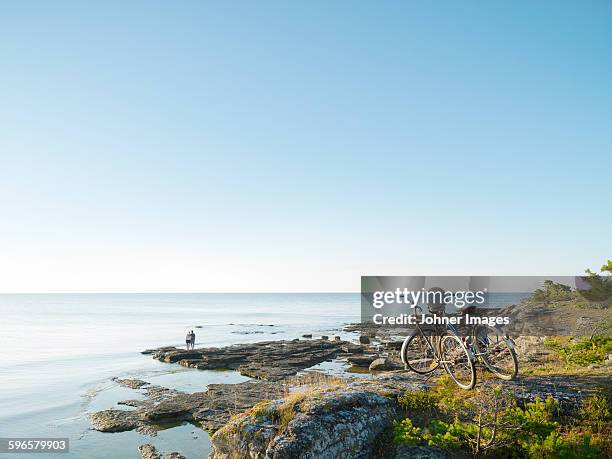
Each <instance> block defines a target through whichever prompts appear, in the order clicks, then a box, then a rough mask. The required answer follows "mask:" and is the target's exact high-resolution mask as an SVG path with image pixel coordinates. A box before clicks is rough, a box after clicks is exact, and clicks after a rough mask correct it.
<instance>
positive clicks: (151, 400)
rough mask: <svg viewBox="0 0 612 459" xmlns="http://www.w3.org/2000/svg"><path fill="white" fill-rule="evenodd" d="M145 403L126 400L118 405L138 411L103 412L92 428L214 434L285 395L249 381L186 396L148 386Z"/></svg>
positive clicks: (277, 386)
mask: <svg viewBox="0 0 612 459" xmlns="http://www.w3.org/2000/svg"><path fill="white" fill-rule="evenodd" d="M140 390H142V391H143V392H144V395H145V397H146V398H145V399H144V400H126V401H123V402H119V404H123V405H129V406H134V407H136V409H135V410H118V409H111V410H103V411H99V412H96V413H94V414H92V415H91V416H90V419H91V422H92V425H93V428H94V429H95V430H98V431H100V432H124V431H128V430H136V431H138V432H140V433H142V434H145V435H149V436H155V435H156V433H157V430H156V428H155V426H158V425H160V424H161V425H163V424H164V423H166V422H172V423H175V422H177V421H188V422H193V423H197V424H199V425H201V426H202V428H203V429H205V430H208V431H209V432H214V431H216V430H217V429H219V428H220V427H221V426H223V425H224V424H225V423H227V422H228V421H229V419H230V417H231V415H232V414H235V413H239V412H242V411H245V410H247V409H249V408H250V407H252V406H253V405H255V404H256V403H258V402H260V401H262V400H271V399H276V398H279V397H281V396H282V395H283V394H284V390H285V389H284V387H283V385H282V384H279V383H277V382H268V381H247V382H243V383H239V384H211V385H209V386H208V390H207V391H206V392H195V393H191V394H188V393H185V392H179V391H176V390H172V389H167V388H165V387H161V386H156V385H152V384H147V385H143V386H141V389H140Z"/></svg>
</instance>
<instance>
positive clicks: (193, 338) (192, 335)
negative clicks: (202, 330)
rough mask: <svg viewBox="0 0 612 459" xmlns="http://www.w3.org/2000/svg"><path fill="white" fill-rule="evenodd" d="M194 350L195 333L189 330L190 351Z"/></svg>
mask: <svg viewBox="0 0 612 459" xmlns="http://www.w3.org/2000/svg"><path fill="white" fill-rule="evenodd" d="M193 348H195V333H194V332H193V330H191V349H193Z"/></svg>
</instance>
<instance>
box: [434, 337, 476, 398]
mask: <svg viewBox="0 0 612 459" xmlns="http://www.w3.org/2000/svg"><path fill="white" fill-rule="evenodd" d="M440 355H441V357H442V364H443V365H444V369H445V370H446V372H447V373H448V375H449V376H450V377H451V378H452V379H453V381H455V383H456V384H457V385H458V386H459V387H461V388H462V389H466V390H468V389H473V388H474V386H475V385H476V367H475V366H474V360H473V358H472V357H471V356H470V353H469V352H468V350H467V348H466V347H465V345H464V344H463V342H462V341H461V340H460V339H459V338H458V337H457V336H455V335H446V336H443V337H442V341H441V342H440Z"/></svg>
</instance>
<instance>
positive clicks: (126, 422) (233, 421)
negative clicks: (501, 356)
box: [91, 326, 607, 459]
mask: <svg viewBox="0 0 612 459" xmlns="http://www.w3.org/2000/svg"><path fill="white" fill-rule="evenodd" d="M351 331H358V332H359V333H361V336H356V338H355V341H356V342H349V341H344V340H341V339H340V338H339V337H334V338H332V339H331V340H330V339H324V338H327V337H324V338H317V339H310V338H306V339H294V340H289V341H264V342H259V343H252V344H237V345H232V346H227V347H219V348H216V347H209V348H200V349H194V350H185V349H180V348H176V347H161V348H157V349H148V350H145V351H143V352H142V353H143V354H146V355H151V356H152V357H153V358H154V359H157V360H160V361H162V362H166V363H169V364H179V365H183V366H186V367H190V368H196V369H206V370H234V371H238V372H239V373H240V374H242V375H244V376H248V377H250V378H252V379H251V380H249V381H246V382H242V383H237V384H210V385H209V386H208V387H207V390H205V391H202V392H195V393H185V392H181V391H177V390H173V389H168V388H164V387H161V386H158V385H154V384H150V383H147V382H146V381H142V380H138V379H115V382H116V383H117V384H119V385H121V386H123V387H126V388H130V389H133V390H135V391H139V392H140V393H141V394H142V395H143V396H144V398H143V399H130V400H124V401H122V402H120V403H119V404H120V405H125V406H126V407H130V409H125V410H122V409H110V410H103V411H100V412H97V413H94V414H92V415H91V421H92V425H93V428H94V429H95V430H99V431H101V432H121V431H127V430H136V431H138V432H140V433H142V434H144V435H148V436H155V435H156V432H157V430H158V429H159V428H160V426H163V425H164V424H170V423H174V424H175V423H176V422H190V423H193V424H195V425H198V426H200V427H201V428H202V429H204V430H206V431H208V432H209V433H210V434H211V435H212V436H211V441H212V446H213V450H212V452H211V454H210V458H211V459H225V458H232V457H251V458H268V457H269V458H272V457H274V458H293V457H311V458H315V457H316V458H325V457H329V458H332V457H355V458H359V457H364V458H365V457H376V456H380V454H382V456H380V457H394V456H396V457H412V455H414V457H423V458H426V457H431V458H441V457H446V453H444V452H443V451H441V450H436V449H435V448H430V447H424V446H419V447H414V448H417V449H412V450H410V448H409V447H406V446H403V447H401V448H396V449H394V450H393V451H389V450H385V451H384V452H383V453H384V454H383V453H381V452H380V451H378V449H380V447H382V446H381V445H387V446H388V445H389V443H390V442H389V441H388V439H387V440H385V439H384V438H382V437H381V436H383V435H385V432H389V429H390V426H391V424H392V423H393V421H394V420H395V419H396V418H397V415H398V412H399V411H400V407H399V406H398V402H397V400H398V395H400V394H401V393H404V392H405V391H407V390H409V391H420V390H426V389H428V388H431V387H432V386H433V385H434V383H435V381H434V380H433V379H432V378H431V377H429V378H428V377H424V376H421V375H416V374H414V373H409V372H404V371H402V369H403V367H402V366H401V364H400V362H399V355H398V350H399V348H400V346H401V342H402V341H401V337H398V336H394V335H392V334H390V333H388V332H385V331H382V332H381V333H379V334H377V333H376V331H375V330H369V329H368V330H365V329H363V327H359V326H353V327H351ZM379 332H380V330H379ZM519 344H520V345H519V348H520V349H522V350H523V351H524V352H526V353H528V354H530V353H531V350H530V348H529V346H530V345H533V346H537V344H533V343H531V344H530V342H529V341H525V342H521V343H519ZM521 346H522V348H521ZM539 348H540V349H541V346H540V347H539ZM540 354H541V353H540ZM533 355H536V354H535V353H534V354H533ZM540 357H542V358H545V357H546V356H540ZM536 358H539V357H537V355H536ZM325 361H336V362H339V363H340V364H342V365H345V366H346V369H345V371H346V372H347V375H346V376H348V373H349V372H350V376H352V377H351V378H338V377H327V376H325V375H323V374H321V373H312V372H311V370H309V369H311V368H312V367H313V366H316V365H317V364H320V363H322V362H325ZM313 375H315V377H314V379H313ZM313 381H314V382H313ZM606 381H607V379H606V375H604V376H603V377H602V378H600V380H598V379H597V378H595V379H592V380H591V381H589V383H590V384H593V385H594V386H597V385H601V384H606ZM480 384H481V385H486V384H490V382H489V381H487V380H486V379H485V380H484V381H481V382H480ZM583 386H584V388H583V389H584V391H583V390H580V389H579V388H577V387H576V380H575V379H573V378H563V377H555V376H534V377H523V378H520V379H519V380H517V381H510V382H504V387H505V388H507V389H508V390H510V391H512V392H513V394H514V396H515V397H516V400H517V401H518V402H519V403H523V404H524V403H528V402H533V401H534V400H536V399H537V398H540V399H545V398H546V397H547V396H549V395H552V396H553V397H554V398H556V399H557V400H559V401H560V402H561V406H562V407H563V408H564V409H565V410H570V411H571V410H575V409H576V407H577V406H578V405H579V403H580V400H581V398H582V397H583V396H584V394H585V393H586V392H587V391H588V386H587V385H586V383H585V384H583ZM391 443H392V442H391ZM151 448H152V447H151V445H143V446H142V447H141V453H142V457H149V458H155V457H160V458H161V457H180V455H179V453H170V454H174V456H171V455H167V456H164V455H161V454H159V453H157V452H156V451H155V449H154V448H153V449H151ZM407 454H410V455H411V456H407Z"/></svg>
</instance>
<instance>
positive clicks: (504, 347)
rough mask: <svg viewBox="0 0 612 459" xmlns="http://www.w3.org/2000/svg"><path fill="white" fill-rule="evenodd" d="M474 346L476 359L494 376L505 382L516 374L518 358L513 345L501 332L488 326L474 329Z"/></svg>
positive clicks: (479, 326)
mask: <svg viewBox="0 0 612 459" xmlns="http://www.w3.org/2000/svg"><path fill="white" fill-rule="evenodd" d="M474 346H475V348H476V353H477V355H478V357H480V359H481V360H482V362H483V363H484V364H485V366H486V367H487V368H488V369H489V371H491V372H492V373H493V374H494V375H495V376H497V377H498V378H500V379H504V380H506V381H510V380H512V379H514V378H515V377H516V375H517V373H518V358H517V357H516V352H515V351H514V344H513V343H512V340H511V339H510V338H508V337H507V336H506V335H504V334H503V332H502V331H501V330H499V329H497V328H495V327H491V326H489V325H478V326H477V327H476V328H475V329H474Z"/></svg>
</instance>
